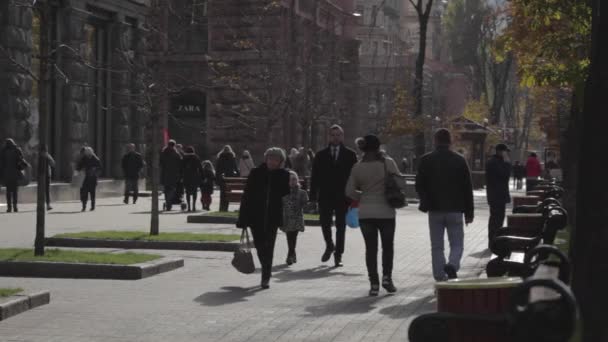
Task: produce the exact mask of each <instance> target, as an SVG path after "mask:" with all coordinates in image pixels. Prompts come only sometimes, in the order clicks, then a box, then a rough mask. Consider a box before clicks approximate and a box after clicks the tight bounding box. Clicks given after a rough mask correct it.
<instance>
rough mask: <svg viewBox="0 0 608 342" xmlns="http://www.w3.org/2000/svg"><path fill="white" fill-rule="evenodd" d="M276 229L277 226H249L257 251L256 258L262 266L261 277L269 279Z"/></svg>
mask: <svg viewBox="0 0 608 342" xmlns="http://www.w3.org/2000/svg"><path fill="white" fill-rule="evenodd" d="M278 229H279V228H278V227H267V228H264V227H251V234H252V235H253V244H254V245H255V249H256V250H257V252H258V259H259V260H260V265H261V266H262V279H270V276H271V273H272V258H273V256H274V243H275V242H276V240H277V230H278Z"/></svg>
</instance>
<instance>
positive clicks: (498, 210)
mask: <svg viewBox="0 0 608 342" xmlns="http://www.w3.org/2000/svg"><path fill="white" fill-rule="evenodd" d="M506 211H507V204H506V203H491V204H490V221H489V222H488V246H490V245H491V243H492V240H494V238H495V237H496V234H497V233H498V230H499V229H500V228H502V225H503V223H504V221H505V212H506Z"/></svg>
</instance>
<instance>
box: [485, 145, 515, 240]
mask: <svg viewBox="0 0 608 342" xmlns="http://www.w3.org/2000/svg"><path fill="white" fill-rule="evenodd" d="M509 152H510V150H509V148H508V147H507V145H505V144H498V145H496V154H495V155H493V156H492V158H490V160H488V162H487V163H486V192H487V200H488V204H489V205H490V222H489V223H488V248H489V246H491V245H492V240H494V237H495V236H496V233H497V231H498V229H500V228H501V227H502V224H503V222H504V220H505V211H506V210H507V203H510V202H511V196H510V195H509V179H511V163H510V161H509V154H508V153H509Z"/></svg>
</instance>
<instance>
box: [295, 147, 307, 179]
mask: <svg viewBox="0 0 608 342" xmlns="http://www.w3.org/2000/svg"><path fill="white" fill-rule="evenodd" d="M291 166H292V169H293V171H295V172H296V174H298V176H299V177H308V176H310V159H308V154H307V153H306V151H305V150H304V148H303V147H300V149H298V153H297V154H296V156H295V157H294V159H293V162H292V165H291Z"/></svg>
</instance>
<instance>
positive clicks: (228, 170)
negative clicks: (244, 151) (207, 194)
mask: <svg viewBox="0 0 608 342" xmlns="http://www.w3.org/2000/svg"><path fill="white" fill-rule="evenodd" d="M215 174H216V177H217V183H218V185H219V186H220V211H228V206H229V204H230V203H229V202H228V198H227V197H226V181H225V180H224V178H226V177H238V176H239V168H238V165H237V161H236V155H235V154H234V151H233V150H232V147H230V145H226V146H224V148H223V149H222V151H221V152H220V153H219V154H218V155H217V162H216V165H215Z"/></svg>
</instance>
